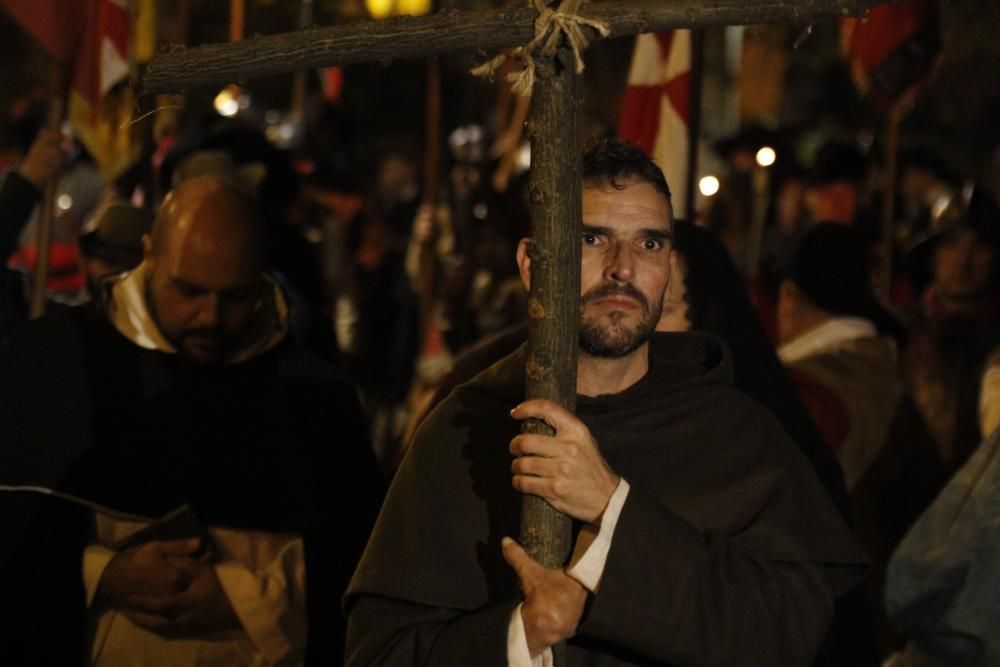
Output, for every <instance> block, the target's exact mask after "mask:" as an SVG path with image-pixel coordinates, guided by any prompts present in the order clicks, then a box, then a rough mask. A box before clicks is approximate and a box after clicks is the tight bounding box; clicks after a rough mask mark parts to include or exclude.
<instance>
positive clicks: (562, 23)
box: [471, 0, 611, 96]
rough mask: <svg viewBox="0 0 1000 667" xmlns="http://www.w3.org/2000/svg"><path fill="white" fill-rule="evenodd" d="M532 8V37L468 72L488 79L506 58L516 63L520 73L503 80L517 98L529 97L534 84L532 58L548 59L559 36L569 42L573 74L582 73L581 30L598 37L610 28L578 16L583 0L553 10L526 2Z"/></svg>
mask: <svg viewBox="0 0 1000 667" xmlns="http://www.w3.org/2000/svg"><path fill="white" fill-rule="evenodd" d="M530 2H531V5H532V7H534V9H535V11H536V12H538V16H537V17H536V18H535V36H534V38H533V39H532V40H531V41H530V42H528V43H527V44H525V45H524V46H519V47H517V48H516V49H513V50H512V51H510V52H509V53H501V54H500V55H498V56H496V57H495V58H492V59H491V60H488V61H486V62H485V63H483V64H482V65H480V66H478V67H475V68H473V69H472V70H471V72H472V74H474V75H475V76H478V77H482V78H484V79H492V78H493V76H494V75H495V74H496V72H497V70H498V69H500V67H501V66H502V65H503V64H504V62H506V61H507V58H511V59H516V60H520V61H521V62H522V63H523V66H524V68H523V69H522V70H521V71H520V72H514V73H512V74H508V75H507V80H508V81H510V82H511V84H512V85H511V90H513V91H514V92H515V93H517V94H518V95H521V96H528V95H530V94H531V89H532V88H533V87H534V85H535V62H534V57H535V56H536V55H537V56H543V57H550V56H553V55H555V53H556V50H557V49H558V48H559V43H560V40H561V39H562V37H563V36H565V37H566V41H567V42H568V43H569V47H570V49H572V51H573V57H574V58H575V60H576V73H577V74H580V73H582V72H583V57H582V56H581V55H580V52H581V51H582V50H583V49H585V48H587V44H588V43H589V42H590V39H589V38H588V37H587V35H586V33H584V31H583V27H584V26H586V27H589V28H593V29H594V30H596V31H597V32H598V33H599V34H600V35H601V37H607V36H608V35H610V34H611V29H610V28H609V27H608V24H607V23H606V22H605V21H599V20H596V19H588V18H586V17H584V16H580V14H579V13H578V12H579V9H580V5H581V4H582V3H583V0H562V2H560V3H559V6H558V8H556V9H553V8H552V7H549V6H548V5H547V4H545V0H530Z"/></svg>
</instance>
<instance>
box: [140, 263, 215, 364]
mask: <svg viewBox="0 0 1000 667" xmlns="http://www.w3.org/2000/svg"><path fill="white" fill-rule="evenodd" d="M145 298H146V310H147V311H148V312H149V316H150V318H151V319H152V320H153V324H155V325H156V328H157V329H158V330H159V332H160V335H162V336H163V337H164V338H165V339H166V340H167V342H168V343H170V344H171V345H172V346H173V348H174V350H176V351H177V353H178V354H179V355H181V356H182V357H184V358H185V359H187V360H189V361H192V362H194V363H196V364H204V365H209V366H211V365H218V364H220V363H222V359H223V357H224V356H225V349H224V348H225V345H224V344H223V343H224V342H225V341H224V340H222V336H221V333H220V332H219V331H217V330H205V329H190V330H186V331H181V332H180V334H179V335H174V334H171V332H169V331H167V329H166V328H165V327H164V326H163V323H162V322H161V320H160V316H159V312H158V310H157V306H156V299H155V298H154V295H153V289H152V287H151V286H150V285H149V282H148V281H147V283H146V286H145ZM199 334H202V335H215V336H219V338H220V346H219V350H218V352H217V353H216V354H212V355H209V356H206V355H201V354H192V352H191V350H190V349H189V348H188V347H187V345H186V342H187V341H186V339H187V337H188V336H192V335H199Z"/></svg>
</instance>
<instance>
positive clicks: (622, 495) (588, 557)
mask: <svg viewBox="0 0 1000 667" xmlns="http://www.w3.org/2000/svg"><path fill="white" fill-rule="evenodd" d="M628 491H629V485H628V482H626V481H625V479H624V478H621V479H619V481H618V488H617V489H615V492H614V493H613V494H611V499H610V500H609V501H608V506H607V508H606V509H605V510H604V515H603V516H602V517H601V528H600V530H598V529H596V528H594V527H593V526H591V525H590V524H587V525H585V526H584V527H583V528H581V529H580V534H579V535H578V536H577V538H576V545H575V546H574V547H573V555H572V556H571V557H570V559H569V567H567V568H566V574H568V575H569V576H571V577H573V578H574V579H576V580H577V581H579V582H580V584H581V585H582V586H583V587H584V588H586V589H587V590H588V591H590V592H591V593H596V592H597V589H598V588H599V587H600V585H601V576H602V575H603V574H604V564H605V563H607V561H608V551H610V550H611V538H612V537H614V534H615V527H616V526H617V525H618V517H620V516H621V513H622V507H623V506H624V505H625V499H626V498H627V497H628Z"/></svg>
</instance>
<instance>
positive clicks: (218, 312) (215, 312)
mask: <svg viewBox="0 0 1000 667" xmlns="http://www.w3.org/2000/svg"><path fill="white" fill-rule="evenodd" d="M221 321H222V300H221V299H220V298H219V295H218V294H207V295H205V296H204V297H203V298H202V303H201V304H200V307H199V308H198V319H197V321H196V323H195V324H196V325H197V326H199V327H202V328H205V329H214V328H216V327H218V326H219V323H220V322H221Z"/></svg>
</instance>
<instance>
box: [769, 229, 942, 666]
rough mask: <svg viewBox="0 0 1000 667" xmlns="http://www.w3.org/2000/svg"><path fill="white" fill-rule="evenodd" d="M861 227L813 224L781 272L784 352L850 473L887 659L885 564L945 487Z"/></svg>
mask: <svg viewBox="0 0 1000 667" xmlns="http://www.w3.org/2000/svg"><path fill="white" fill-rule="evenodd" d="M869 264H870V263H869V251H868V245H867V243H866V241H865V236H864V234H863V233H862V232H861V231H860V230H859V229H857V228H854V227H847V226H844V225H839V224H835V223H820V224H818V225H816V226H814V227H812V228H811V229H810V230H809V231H808V232H806V234H805V235H804V236H803V237H802V239H801V240H800V242H799V244H798V246H797V247H796V248H795V249H794V250H793V251H792V252H791V253H790V254H789V256H787V257H786V258H785V260H784V262H783V267H782V268H781V269H780V275H781V276H782V280H781V285H780V291H779V295H778V311H777V312H778V332H779V336H780V338H781V343H782V344H781V347H779V348H778V356H779V357H780V358H781V360H782V362H783V363H784V364H785V366H786V367H787V368H788V369H789V371H790V373H791V376H792V378H793V380H794V382H795V386H796V389H797V390H798V392H799V395H800V396H801V398H802V400H803V402H804V403H805V404H806V406H807V407H808V408H809V410H810V412H811V414H812V415H813V417H814V419H815V420H816V422H817V423H818V424H819V425H820V427H821V429H822V431H823V435H824V437H825V438H826V441H827V444H828V445H829V447H830V449H831V451H834V452H835V453H836V455H837V458H838V460H839V461H840V464H841V466H842V468H843V471H844V478H845V481H846V483H847V489H848V493H849V495H850V499H851V504H852V509H853V515H854V527H855V531H856V532H857V534H858V537H859V539H860V540H861V543H862V544H863V545H864V546H865V548H866V550H867V551H868V554H869V556H870V557H871V558H872V562H873V566H874V567H873V572H872V575H871V577H870V578H869V581H868V587H869V589H870V598H871V602H872V605H873V606H874V608H875V609H876V610H877V611H878V615H879V620H880V629H881V633H880V634H881V638H880V639H881V641H880V643H881V647H882V648H881V650H882V653H883V657H884V656H887V655H888V654H889V653H891V651H892V650H894V649H895V648H896V643H897V639H896V638H895V637H894V636H893V633H892V631H891V629H890V626H889V624H888V620H887V619H886V616H885V611H884V606H883V604H882V590H883V584H884V581H885V568H886V566H887V564H888V561H889V557H890V556H891V554H892V551H893V549H895V547H896V545H897V544H899V541H900V540H901V539H902V538H903V535H904V534H905V533H906V530H907V529H908V528H909V526H910V525H911V524H912V523H913V521H914V520H915V519H916V518H917V516H919V514H920V512H922V511H923V510H924V508H925V507H927V505H928V504H929V503H930V502H931V500H932V499H933V497H934V495H935V494H936V493H937V491H938V490H939V489H940V488H941V485H942V484H943V483H944V476H943V471H942V467H941V462H940V460H939V458H938V455H937V449H936V448H935V446H934V441H933V439H932V437H931V435H930V433H929V431H928V430H927V428H926V426H925V425H924V423H923V420H922V419H921V417H920V413H919V411H918V410H917V408H916V406H915V405H914V404H913V402H912V401H911V400H910V399H909V398H908V397H907V396H906V395H905V393H904V391H903V382H902V378H901V377H900V373H899V369H898V352H897V344H898V342H899V341H901V340H902V339H903V337H904V332H903V329H902V327H901V325H900V324H899V323H898V322H897V321H896V319H895V318H894V317H893V316H892V315H891V314H890V313H889V312H888V311H887V310H886V309H885V308H884V307H882V305H881V304H880V303H879V301H878V299H877V298H876V296H875V293H874V291H873V289H872V286H871V270H870V268H869Z"/></svg>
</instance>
